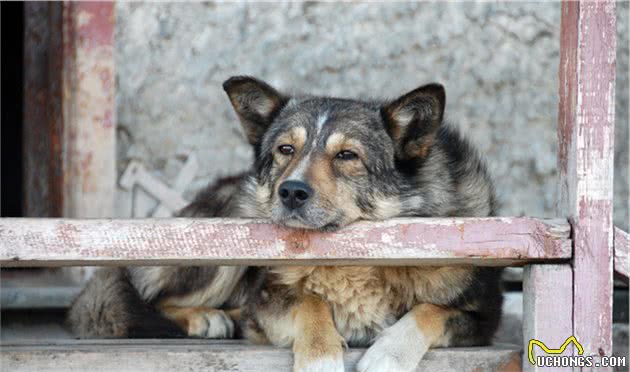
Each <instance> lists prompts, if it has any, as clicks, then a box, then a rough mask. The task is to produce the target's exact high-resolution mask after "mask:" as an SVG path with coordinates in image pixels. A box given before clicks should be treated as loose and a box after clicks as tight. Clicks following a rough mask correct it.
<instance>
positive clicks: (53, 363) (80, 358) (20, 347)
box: [1, 339, 521, 372]
mask: <svg viewBox="0 0 630 372" xmlns="http://www.w3.org/2000/svg"><path fill="white" fill-rule="evenodd" d="M363 351H364V350H362V349H349V350H347V351H346V353H345V356H344V361H345V365H346V370H347V371H354V366H355V365H356V363H357V362H358V360H359V358H360V357H361V355H362V354H363ZM1 356H2V369H3V370H6V371H13V372H18V371H28V372H32V371H43V370H46V371H63V372H66V371H80V370H89V371H94V372H98V371H120V372H125V371H130V372H131V371H133V372H136V371H264V372H271V371H290V370H291V364H292V357H291V353H290V350H289V349H279V348H274V347H269V346H253V345H246V344H244V343H242V342H239V341H232V342H229V341H209V340H192V339H185V340H94V341H87V340H86V341H76V340H68V341H57V342H54V343H43V342H41V341H33V342H30V343H29V342H20V343H15V344H11V343H5V344H3V345H2V353H1ZM520 369H521V351H520V349H519V348H517V347H515V346H509V345H495V346H492V347H483V348H450V349H436V350H432V351H430V352H429V353H427V355H426V357H425V359H424V360H423V361H422V362H421V364H420V366H419V367H418V371H462V372H465V371H471V372H472V371H520Z"/></svg>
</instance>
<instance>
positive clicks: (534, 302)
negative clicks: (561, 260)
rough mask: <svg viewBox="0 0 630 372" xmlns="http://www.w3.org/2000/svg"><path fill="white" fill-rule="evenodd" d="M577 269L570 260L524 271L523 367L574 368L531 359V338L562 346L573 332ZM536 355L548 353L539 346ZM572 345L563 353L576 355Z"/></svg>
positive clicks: (551, 370) (550, 371)
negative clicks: (541, 364) (574, 280)
mask: <svg viewBox="0 0 630 372" xmlns="http://www.w3.org/2000/svg"><path fill="white" fill-rule="evenodd" d="M572 283H573V270H572V269H571V265H569V264H561V265H553V264H551V265H549V264H541V265H528V266H526V267H525V270H524V272H523V348H524V349H525V351H524V355H523V371H540V372H544V371H548V372H554V371H571V368H552V367H541V366H534V365H532V364H531V363H530V362H529V361H528V356H527V347H528V344H529V340H531V339H536V340H539V341H541V342H543V343H544V344H545V345H547V347H549V348H551V349H556V348H558V347H560V345H562V344H563V343H564V341H565V340H566V339H567V337H569V336H571V334H572V333H573V319H572V318H573V290H572ZM533 350H534V354H535V355H545V352H544V351H543V350H541V349H540V348H539V347H538V346H535V347H534V349H533ZM572 354H573V346H572V345H571V346H570V347H569V348H567V350H565V352H564V353H563V354H562V355H572Z"/></svg>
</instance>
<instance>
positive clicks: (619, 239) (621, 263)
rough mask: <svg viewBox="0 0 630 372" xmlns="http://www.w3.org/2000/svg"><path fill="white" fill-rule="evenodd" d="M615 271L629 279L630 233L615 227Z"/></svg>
mask: <svg viewBox="0 0 630 372" xmlns="http://www.w3.org/2000/svg"><path fill="white" fill-rule="evenodd" d="M614 247H615V271H616V272H617V273H619V274H621V275H623V276H624V277H626V279H628V277H630V234H628V233H627V232H625V231H623V230H621V229H620V228H618V227H615V235H614Z"/></svg>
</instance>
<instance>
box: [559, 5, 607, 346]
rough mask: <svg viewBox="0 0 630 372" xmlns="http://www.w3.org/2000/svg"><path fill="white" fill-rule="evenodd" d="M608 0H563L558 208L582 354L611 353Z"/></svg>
mask: <svg viewBox="0 0 630 372" xmlns="http://www.w3.org/2000/svg"><path fill="white" fill-rule="evenodd" d="M615 32H616V30H615V3H614V1H602V2H563V3H562V22H561V44H560V70H559V82H560V89H559V93H560V106H559V123H558V139H559V149H558V170H559V177H560V180H559V186H560V187H559V189H560V190H559V191H560V193H559V203H558V215H565V216H568V217H569V219H570V222H571V224H572V227H573V241H574V260H573V278H574V283H573V329H574V334H575V336H576V338H577V339H578V340H579V342H580V343H581V344H582V345H583V347H584V354H585V355H611V353H612V336H611V334H612V289H613V266H612V264H613V261H612V257H613V250H612V243H613V226H612V188H613V146H614V140H613V128H614V118H615V53H616V40H615V39H616V33H615Z"/></svg>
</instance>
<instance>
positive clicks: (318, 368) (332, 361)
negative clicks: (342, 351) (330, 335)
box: [293, 355, 344, 372]
mask: <svg viewBox="0 0 630 372" xmlns="http://www.w3.org/2000/svg"><path fill="white" fill-rule="evenodd" d="M293 371H294V372H343V371H344V367H343V356H341V355H340V356H339V357H336V358H331V357H327V358H321V359H315V360H311V361H309V362H299V361H297V360H296V363H295V366H294V368H293Z"/></svg>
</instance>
